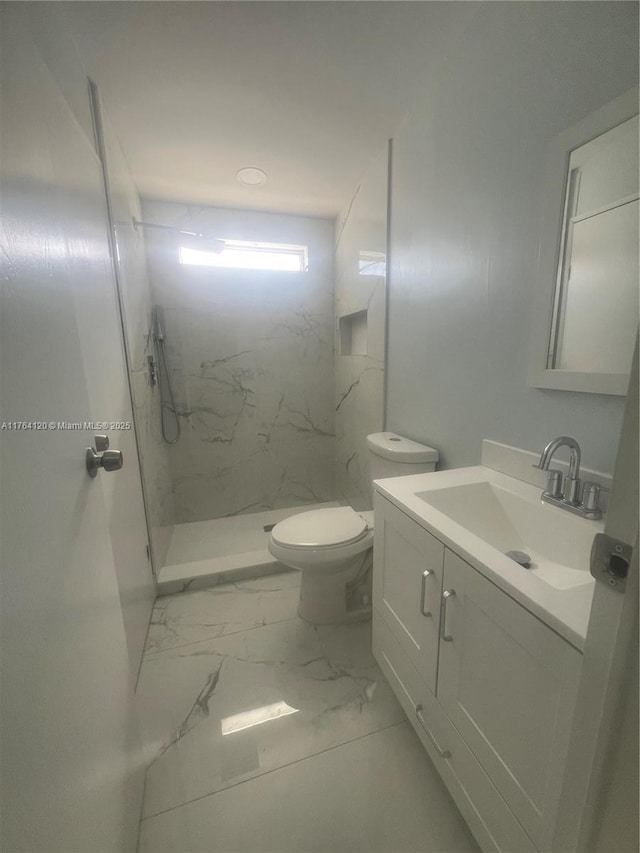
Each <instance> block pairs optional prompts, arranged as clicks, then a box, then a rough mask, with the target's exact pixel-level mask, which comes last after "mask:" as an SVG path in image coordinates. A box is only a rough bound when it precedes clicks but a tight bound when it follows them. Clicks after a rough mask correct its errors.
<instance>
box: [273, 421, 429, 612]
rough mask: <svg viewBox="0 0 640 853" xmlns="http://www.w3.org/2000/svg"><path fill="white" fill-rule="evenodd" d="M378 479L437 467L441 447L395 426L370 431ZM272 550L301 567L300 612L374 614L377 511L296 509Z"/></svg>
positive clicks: (372, 466)
mask: <svg viewBox="0 0 640 853" xmlns="http://www.w3.org/2000/svg"><path fill="white" fill-rule="evenodd" d="M367 446H368V448H369V467H370V474H371V495H372V498H373V480H375V479H379V478H381V477H400V476H402V475H403V474H424V473H427V472H429V471H433V470H434V469H435V467H436V463H437V461H438V451H437V450H434V449H433V448H432V447H427V446H426V445H424V444H418V443H417V442H415V441H411V440H410V439H408V438H403V437H402V436H400V435H396V434H395V433H392V432H377V433H374V434H372V435H368V436H367ZM269 551H270V552H271V554H273V556H274V557H276V559H278V560H279V561H280V562H281V563H283V564H284V565H285V566H290V567H291V568H293V569H298V570H299V571H301V572H302V581H301V584H300V604H299V605H298V615H299V616H300V617H301V618H302V619H304V620H305V621H306V622H312V623H313V624H316V625H326V624H330V623H334V622H352V621H358V620H362V619H368V618H369V617H370V615H371V568H372V565H373V512H371V511H365V512H359V511H356V510H353V509H352V508H351V507H350V506H344V507H335V508H329V509H317V510H312V511H311V512H303V513H300V514H299V515H292V516H291V517H290V518H286V519H285V520H284V521H280V522H279V523H278V524H276V526H275V527H274V528H273V530H272V531H271V537H270V540H269Z"/></svg>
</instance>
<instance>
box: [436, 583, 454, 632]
mask: <svg viewBox="0 0 640 853" xmlns="http://www.w3.org/2000/svg"><path fill="white" fill-rule="evenodd" d="M455 594H456V591H455V589H445V591H444V592H443V593H442V616H441V624H442V629H441V630H442V633H441V634H440V637H441V639H442V640H444V642H445V643H450V642H451V641H452V640H453V637H452V636H451V634H447V602H448V601H449V599H450V598H453V596H454V595H455Z"/></svg>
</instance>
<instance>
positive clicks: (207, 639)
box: [140, 616, 300, 670]
mask: <svg viewBox="0 0 640 853" xmlns="http://www.w3.org/2000/svg"><path fill="white" fill-rule="evenodd" d="M299 618H300V617H299V616H289V617H287V618H286V619H278V620H276V621H275V622H267V623H266V624H264V625H252V626H251V627H250V628H238V630H237V631H229V632H227V633H226V634H216V635H215V636H213V637H203V638H202V639H201V640H191V642H189V643H180V645H178V646H167V648H166V649H155V650H154V651H149V652H145V653H144V654H143V656H142V659H143V661H144V660H153V659H154V658H155V656H156V655H161V654H164V653H165V652H174V651H176V650H177V649H184V648H186V646H197V645H198V644H199V643H211V642H212V641H213V640H222V639H223V638H224V637H234V636H235V635H236V634H242V633H245V634H248V633H249V632H250V631H258V630H259V629H260V628H269V627H270V626H271V625H282V624H283V623H284V622H297V621H298V620H299ZM140 669H141V670H142V665H141V666H140Z"/></svg>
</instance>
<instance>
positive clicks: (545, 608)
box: [375, 465, 603, 651]
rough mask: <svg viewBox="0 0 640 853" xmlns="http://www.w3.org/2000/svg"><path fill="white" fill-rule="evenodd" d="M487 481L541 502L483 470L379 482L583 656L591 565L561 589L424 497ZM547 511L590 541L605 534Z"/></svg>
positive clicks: (533, 490) (535, 492)
mask: <svg viewBox="0 0 640 853" xmlns="http://www.w3.org/2000/svg"><path fill="white" fill-rule="evenodd" d="M481 482H488V483H491V484H494V485H495V486H498V487H500V488H502V489H505V490H506V491H508V492H511V493H513V494H515V495H518V496H519V497H521V498H524V499H525V500H527V501H532V502H533V503H534V505H537V504H540V503H541V502H540V495H541V491H540V489H539V488H537V487H535V486H532V485H529V484H528V483H524V482H521V481H520V480H517V479H515V478H514V477H509V476H507V475H506V474H501V473H500V472H498V471H495V470H493V469H491V468H486V467H484V466H482V465H477V466H474V467H471V468H456V469H453V470H450V471H436V472H433V473H431V474H415V475H409V476H404V477H390V478H386V479H382V480H376V481H375V488H376V490H377V491H378V492H379V493H380V494H381V495H383V496H384V497H386V498H388V499H389V500H390V501H391V502H392V503H393V504H395V505H396V506H397V507H398V508H399V509H401V510H402V511H403V512H405V513H406V514H407V515H408V516H410V517H411V518H413V519H414V520H415V521H417V522H418V523H419V524H420V525H421V526H422V527H424V528H425V529H426V530H428V531H429V532H430V533H432V534H433V535H434V536H435V537H436V538H437V539H439V540H440V541H441V542H442V543H443V544H444V545H446V546H447V547H448V548H450V549H451V550H452V551H454V552H455V553H456V554H458V556H460V557H462V559H464V560H466V561H467V562H468V563H470V564H471V565H472V566H473V567H474V568H475V569H477V570H478V571H479V572H480V573H481V574H482V575H484V576H485V577H486V578H487V579H488V580H490V581H491V582H492V583H494V584H495V585H496V586H498V587H500V589H502V590H504V592H506V593H507V594H508V595H510V596H511V597H512V598H513V599H514V600H516V601H517V602H519V603H520V604H522V605H523V607H525V608H526V609H527V610H529V611H530V612H531V613H533V614H534V615H535V616H537V617H538V618H539V619H540V620H541V621H543V622H544V623H545V624H546V625H548V626H549V627H550V628H552V629H553V630H554V631H556V632H557V633H558V634H560V636H562V637H563V638H564V639H566V640H567V641H568V642H569V643H571V644H572V645H573V646H575V647H576V648H577V649H579V650H580V651H582V650H583V648H584V641H585V637H586V634H587V627H588V623H589V613H590V611H591V601H592V598H593V586H594V581H593V579H592V578H591V576H590V574H589V565H588V560H586V562H587V564H586V565H585V566H584V572H585V579H584V582H582V583H580V585H577V586H573V587H571V588H569V589H558V588H555V587H553V586H550V585H549V584H548V583H546V582H545V581H543V580H541V579H540V578H538V577H536V576H535V575H534V574H532V573H531V572H530V571H528V570H527V569H525V568H523V567H522V566H519V565H518V564H517V563H515V562H514V561H513V560H512V559H510V558H509V557H507V556H505V555H504V554H503V553H502V552H501V551H498V550H497V549H496V548H494V547H492V546H491V545H489V544H487V542H485V541H484V540H483V539H481V538H479V537H478V536H476V535H474V534H473V533H471V532H470V531H469V530H467V529H466V528H465V527H464V526H462V525H461V524H459V523H457V522H456V521H454V520H453V519H452V518H450V517H449V516H448V515H445V514H444V513H443V512H440V511H439V510H437V509H436V508H435V507H433V506H431V505H430V504H429V503H427V502H426V501H425V500H423V499H422V498H420V497H418V493H424V492H428V491H430V490H436V489H444V488H449V487H453V486H461V485H466V484H471V483H481ZM542 506H543V507H544V512H545V513H548V514H549V515H548V520H550V521H551V523H552V524H554V525H555V524H557V525H558V526H560V525H563V524H568V525H569V524H570V525H572V526H573V528H574V529H575V525H576V524H578V525H585V527H583V528H579V530H580V532H581V534H582V536H583V538H584V537H585V536H586V537H587V540H589V537H590V536H591V533H593V535H594V536H595V534H596V533H598V532H600V531H602V530H603V523H602V522H601V521H587V520H586V519H582V518H579V517H578V516H575V515H572V514H570V513H568V512H567V511H566V510H563V509H559V508H557V507H552V506H550V505H549V504H542ZM569 519H571V521H569ZM580 568H581V569H582V565H580Z"/></svg>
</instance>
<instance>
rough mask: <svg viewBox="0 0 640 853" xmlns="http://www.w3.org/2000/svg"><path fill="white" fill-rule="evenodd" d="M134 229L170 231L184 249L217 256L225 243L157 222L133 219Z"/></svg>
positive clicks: (215, 238) (197, 232) (199, 233)
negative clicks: (211, 253) (212, 253)
mask: <svg viewBox="0 0 640 853" xmlns="http://www.w3.org/2000/svg"><path fill="white" fill-rule="evenodd" d="M133 227H134V228H160V229H161V230H162V231H171V232H172V233H173V234H175V235H176V237H177V239H178V241H179V243H180V245H181V246H184V247H185V248H186V249H198V250H199V251H200V252H214V253H215V254H216V255H219V254H220V253H221V252H223V251H224V247H225V242H224V240H220V239H218V238H217V237H211V236H209V235H207V234H202V233H201V232H200V231H186V230H184V229H183V228H178V227H177V226H175V225H160V224H159V223H157V222H142V221H141V220H140V219H136V218H135V217H133Z"/></svg>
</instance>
